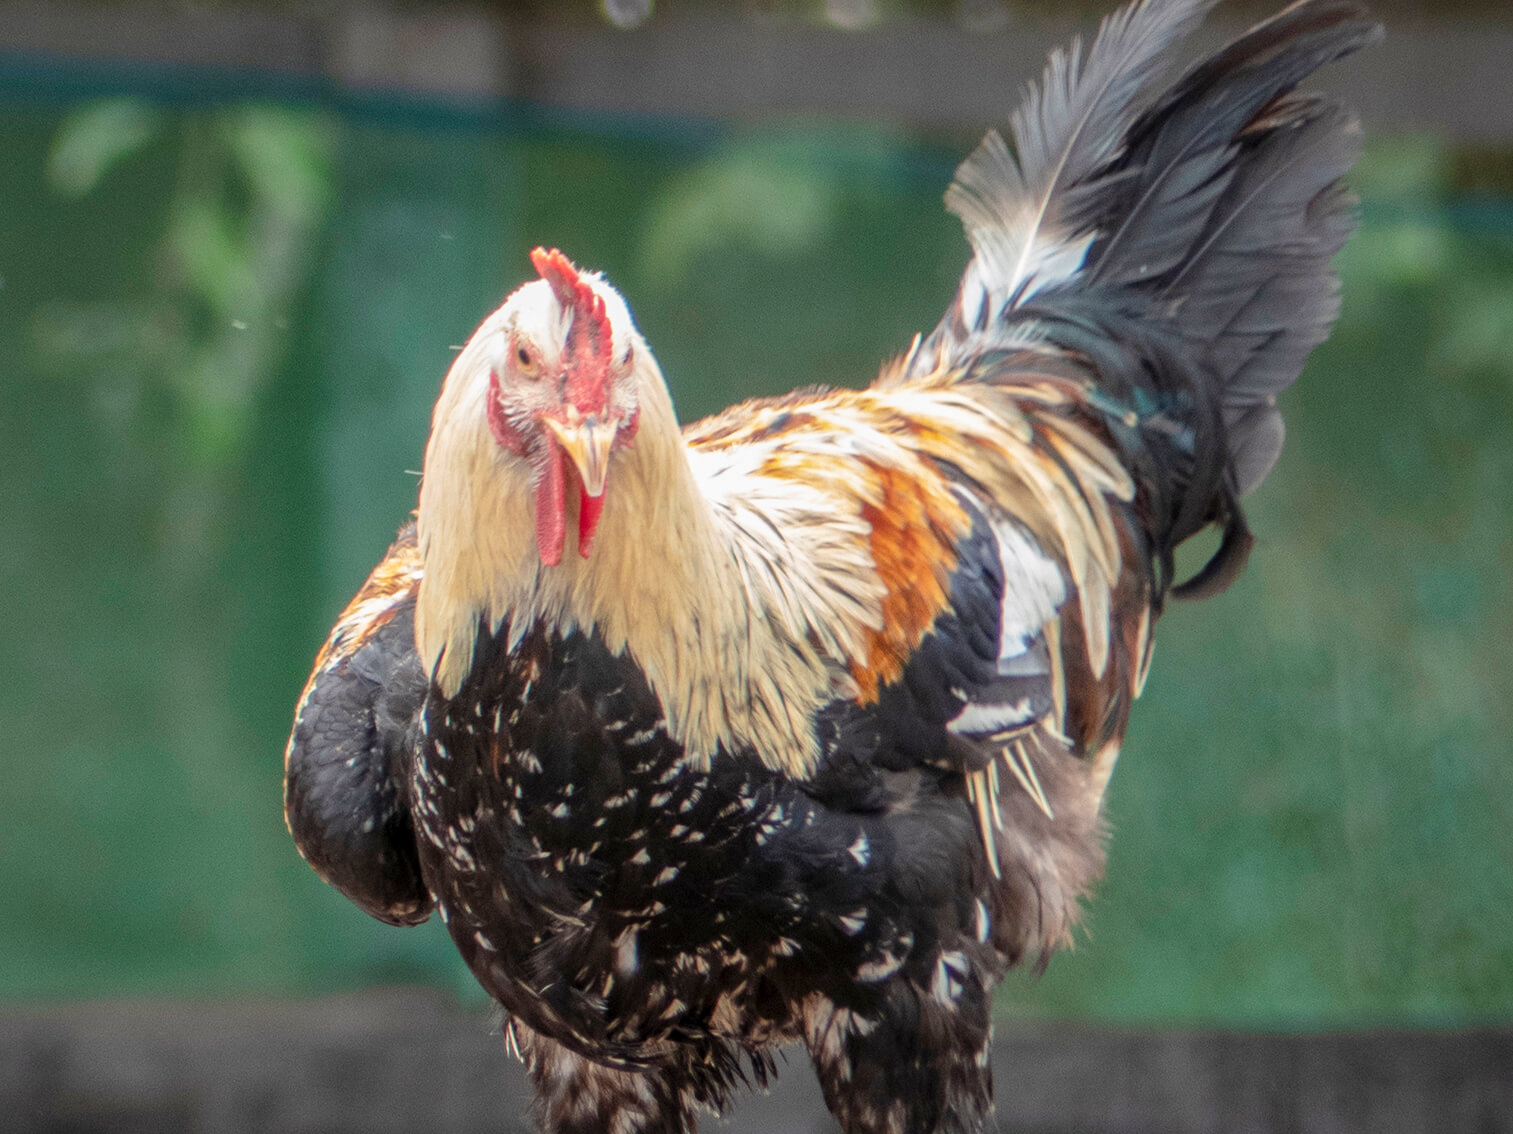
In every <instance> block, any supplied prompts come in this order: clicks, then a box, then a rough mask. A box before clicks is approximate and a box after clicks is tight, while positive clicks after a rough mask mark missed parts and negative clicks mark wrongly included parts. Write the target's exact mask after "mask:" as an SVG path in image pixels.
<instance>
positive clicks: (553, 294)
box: [469, 248, 644, 567]
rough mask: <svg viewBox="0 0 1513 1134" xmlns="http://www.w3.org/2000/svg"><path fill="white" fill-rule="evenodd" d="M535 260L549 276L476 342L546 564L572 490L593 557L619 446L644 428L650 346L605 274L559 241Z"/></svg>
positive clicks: (499, 438)
mask: <svg viewBox="0 0 1513 1134" xmlns="http://www.w3.org/2000/svg"><path fill="white" fill-rule="evenodd" d="M531 262H532V263H533V264H534V265H535V267H536V271H537V272H539V273H540V274H541V278H540V279H539V280H532V281H531V282H530V283H528V284H525V285H524V286H522V287H521V288H519V289H518V290H517V291H516V292H515V293H514V294H513V295H511V296H510V297H509V299H507V300H506V301H505V303H504V306H502V307H501V308H500V309H499V310H498V311H497V312H495V313H494V314H493V315H492V316H490V317H489V319H488V320H487V321H486V322H485V323H484V325H483V327H482V328H480V330H479V332H478V334H477V335H475V336H474V341H473V343H470V344H469V349H470V350H471V349H472V348H474V347H475V346H476V347H478V348H481V349H482V351H483V358H482V359H481V361H482V362H485V363H486V364H487V365H486V367H480V368H479V370H480V371H483V370H486V373H487V375H488V382H487V390H486V391H485V392H484V394H483V396H484V399H485V413H486V414H487V417H488V424H489V430H490V432H492V434H493V437H494V440H495V441H496V442H497V443H498V445H499V447H500V449H501V450H503V452H504V454H507V455H508V456H510V457H514V458H516V459H518V460H519V461H521V462H523V463H524V464H525V466H526V469H527V471H528V473H529V476H530V478H531V484H532V488H533V490H534V494H535V512H536V546H537V550H538V551H539V552H540V555H541V562H542V563H544V564H545V565H547V566H548V567H555V566H557V565H558V564H559V563H561V561H562V549H563V544H564V542H565V540H566V531H567V515H568V501H569V499H570V497H569V495H568V494H569V492H572V491H576V493H577V494H578V551H579V553H580V554H581V555H583V556H584V557H585V558H587V556H588V553H589V549H590V547H591V545H592V543H593V538H594V530H595V528H596V527H597V526H598V523H599V515H600V512H601V511H602V509H603V507H604V499H605V492H606V489H607V486H608V481H609V476H610V471H611V470H610V465H611V461H610V456H611V453H612V451H613V450H614V449H615V448H617V447H620V446H624V445H628V444H629V443H630V441H631V439H632V438H633V437H634V436H635V434H636V425H637V421H638V418H639V408H638V400H637V387H638V385H639V383H638V380H637V377H636V373H635V355H636V352H637V350H638V348H639V349H642V350H644V348H641V347H639V336H637V334H636V332H635V328H634V326H633V325H632V323H631V318H630V313H629V311H628V310H627V309H626V306H625V301H624V300H623V299H621V298H620V296H619V294H618V293H617V292H616V291H615V290H614V289H613V288H612V287H610V286H609V285H608V284H606V283H605V282H604V281H603V280H602V279H601V278H600V277H599V276H598V274H597V273H589V272H579V271H578V269H577V268H575V267H574V266H573V264H572V262H571V261H569V260H568V258H567V257H566V256H564V255H562V253H561V252H558V251H557V250H556V249H552V250H551V251H550V252H548V251H546V250H544V249H541V248H537V249H536V250H535V251H534V252H532V253H531ZM470 369H471V368H470ZM476 372H478V371H475V373H476Z"/></svg>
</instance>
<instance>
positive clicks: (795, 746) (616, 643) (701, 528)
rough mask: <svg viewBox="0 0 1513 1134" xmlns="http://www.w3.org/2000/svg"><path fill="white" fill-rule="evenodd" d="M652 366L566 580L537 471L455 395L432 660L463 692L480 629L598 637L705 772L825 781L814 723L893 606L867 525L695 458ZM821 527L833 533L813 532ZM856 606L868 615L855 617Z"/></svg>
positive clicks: (434, 535)
mask: <svg viewBox="0 0 1513 1134" xmlns="http://www.w3.org/2000/svg"><path fill="white" fill-rule="evenodd" d="M641 354H642V357H643V358H645V359H646V360H647V361H646V362H645V363H644V364H643V374H642V380H641V382H640V399H641V400H640V406H641V418H640V426H639V430H638V432H637V434H636V438H635V441H634V444H633V445H632V446H630V447H627V448H623V449H617V450H615V451H614V454H613V456H612V458H611V465H610V474H609V481H608V498H607V500H606V502H605V508H604V513H603V516H602V518H601V520H600V524H599V530H598V534H597V536H596V538H595V542H594V546H593V551H592V554H591V555H590V557H589V558H588V559H584V558H583V557H582V556H580V555H579V554H578V551H577V547H576V545H575V543H574V542H573V540H572V539H571V537H570V540H569V543H570V546H569V547H568V549H567V552H566V554H565V555H564V556H563V559H562V563H561V564H560V565H559V566H557V567H550V568H548V567H543V566H542V564H541V562H540V559H539V556H538V554H537V550H536V541H535V526H534V517H533V514H532V507H533V504H532V493H531V490H530V485H529V483H528V475H527V473H526V469H525V466H524V464H523V463H521V462H520V461H519V460H518V459H517V458H515V457H512V456H511V455H509V454H508V453H506V452H504V451H503V450H501V449H500V448H499V446H498V445H497V444H495V442H494V440H493V438H492V436H491V435H490V433H489V430H488V428H487V426H486V424H485V422H484V415H483V413H482V412H481V410H479V409H477V407H478V406H479V405H480V404H481V403H480V402H479V401H477V400H472V399H473V398H475V397H477V396H479V394H480V393H481V391H478V390H475V389H473V387H476V386H477V383H476V382H472V383H468V382H462V383H457V384H456V385H455V386H454V385H453V384H452V383H450V382H449V383H448V388H447V389H446V390H444V391H443V394H442V397H441V399H440V400H439V401H438V403H437V408H436V416H435V420H434V422H433V426H432V435H431V440H430V443H429V444H428V446H427V450H426V463H425V475H424V480H423V482H422V486H421V494H420V511H419V538H420V550H421V554H422V557H423V560H424V571H425V575H424V581H423V583H422V584H421V588H420V594H419V598H418V602H417V607H416V641H417V645H418V647H419V651H420V656H421V660H422V663H423V664H424V665H425V666H426V667H427V669H428V670H429V671H430V672H431V673H433V674H434V676H435V681H436V684H437V685H438V687H439V688H440V690H441V692H442V693H443V694H445V695H447V696H454V695H455V694H456V693H457V692H458V690H459V689H460V688H461V687H462V685H463V682H464V680H465V679H466V677H467V675H468V673H469V671H470V669H471V667H472V664H473V647H474V643H475V639H476V635H477V629H478V625H479V622H480V620H482V621H483V622H485V623H486V624H488V625H490V626H491V627H495V628H497V627H499V626H500V625H501V624H502V623H504V622H505V621H506V620H508V623H509V630H510V634H511V635H512V637H513V638H514V639H515V640H516V641H518V640H519V639H520V638H521V637H523V636H524V635H525V634H526V633H528V632H529V631H530V630H531V628H532V627H533V626H535V625H536V624H538V623H541V622H545V623H547V624H548V625H551V626H553V627H556V628H557V629H559V630H561V631H563V632H567V631H570V630H573V629H579V630H584V631H590V630H595V629H596V630H598V631H599V633H600V634H602V635H603V637H604V640H605V642H606V644H607V645H608V647H609V649H610V650H611V651H613V652H615V653H621V652H628V653H629V654H630V655H631V656H632V657H633V659H634V660H635V661H636V662H637V663H638V664H639V665H640V666H641V668H642V671H643V672H644V673H645V675H646V678H647V681H648V683H649V684H650V686H651V688H652V690H653V691H654V692H655V693H656V694H657V695H658V697H659V698H660V700H661V702H662V706H663V709H664V712H665V714H666V722H667V729H668V732H669V734H670V735H672V736H673V737H674V738H676V739H678V740H679V741H681V742H682V743H683V744H684V745H685V747H686V748H687V751H688V757H689V759H690V760H691V761H693V762H695V763H703V762H705V761H707V760H708V758H709V757H711V756H712V755H713V754H714V752H715V751H716V749H718V748H720V747H721V746H723V747H725V748H727V749H740V748H745V747H747V746H750V747H752V748H753V749H755V751H756V752H757V754H758V755H759V757H760V758H761V759H762V760H763V761H764V762H765V763H767V764H768V765H769V766H772V767H774V768H778V769H781V770H784V771H787V772H790V773H802V772H806V771H809V770H812V768H813V766H814V762H815V758H816V748H815V740H814V733H813V714H814V711H815V710H816V709H817V708H818V707H819V706H820V705H822V704H824V703H825V702H826V701H828V700H829V699H830V698H832V697H834V696H836V695H838V694H846V693H848V692H852V693H854V687H849V686H848V683H849V681H850V679H849V677H848V676H847V675H846V672H845V670H844V667H843V661H842V660H841V659H844V658H846V657H848V656H855V651H856V650H858V649H859V648H860V636H861V633H862V628H863V625H864V624H866V623H871V622H874V621H875V620H876V618H877V608H876V604H875V602H873V601H867V600H868V599H870V598H875V597H876V596H867V595H865V594H864V596H863V606H862V607H856V603H857V597H856V596H857V593H858V591H859V589H864V584H859V583H858V579H859V578H869V577H870V576H871V573H870V571H868V570H867V568H869V567H870V559H869V558H868V556H867V553H866V539H865V528H864V527H863V526H862V525H861V521H860V519H859V518H857V519H856V520H855V521H854V522H852V523H848V522H847V520H846V518H845V517H844V516H840V517H836V516H833V514H832V513H833V502H831V501H823V502H822V501H820V500H819V499H818V495H819V493H820V492H821V491H822V490H821V489H818V488H816V489H814V490H812V491H811V492H809V493H807V495H812V496H814V497H815V498H814V499H805V497H806V490H804V489H803V488H801V487H797V486H793V485H791V484H786V483H781V482H775V481H773V480H771V479H770V478H763V477H760V476H758V475H755V469H754V468H751V469H746V470H742V469H741V468H733V467H732V464H731V459H730V456H729V455H725V454H722V455H721V456H719V457H718V458H711V457H710V456H709V455H707V454H701V453H698V452H693V451H690V450H689V448H688V447H687V445H686V444H685V443H684V441H683V438H682V435H681V433H680V431H679V429H678V424H677V419H676V416H675V415H674V412H673V407H672V403H671V400H670V399H669V397H668V395H667V391H666V387H665V386H664V384H663V382H662V379H661V376H660V374H658V373H657V372H656V369H655V363H654V362H651V361H650V353H649V352H646V351H643V352H641ZM463 361H464V360H463V359H461V358H459V360H458V362H459V365H460V364H462V363H463ZM485 369H486V368H485ZM470 404H471V407H472V408H473V412H468V407H469V405H470ZM736 463H737V464H739V463H740V457H739V454H737V456H736ZM827 505H828V506H827ZM816 515H827V516H828V517H829V518H828V521H827V522H826V523H825V524H822V525H819V524H814V523H812V522H811V523H809V524H807V525H806V524H804V523H803V522H802V517H805V516H808V517H813V516H816ZM568 530H569V532H575V531H576V523H575V518H574V517H573V516H572V515H569V517H568ZM848 604H849V605H850V606H852V607H854V608H856V609H854V610H853V611H852V612H851V617H841V616H840V615H843V614H844V613H845V612H846V607H847V605H848Z"/></svg>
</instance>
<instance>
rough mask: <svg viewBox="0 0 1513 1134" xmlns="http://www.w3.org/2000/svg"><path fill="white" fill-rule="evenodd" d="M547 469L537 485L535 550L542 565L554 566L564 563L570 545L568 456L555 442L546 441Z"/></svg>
mask: <svg viewBox="0 0 1513 1134" xmlns="http://www.w3.org/2000/svg"><path fill="white" fill-rule="evenodd" d="M546 452H547V457H546V468H545V469H544V470H543V471H542V473H541V479H540V481H538V482H537V484H536V550H537V551H538V552H539V553H540V555H541V562H542V563H544V564H545V565H546V566H548V567H555V566H557V564H559V563H561V562H562V545H563V544H564V543H566V542H567V491H566V483H565V471H564V469H563V467H562V465H563V461H564V459H565V457H566V454H565V453H563V451H562V446H561V445H559V444H557V442H556V441H555V440H548V441H547V450H546Z"/></svg>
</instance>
